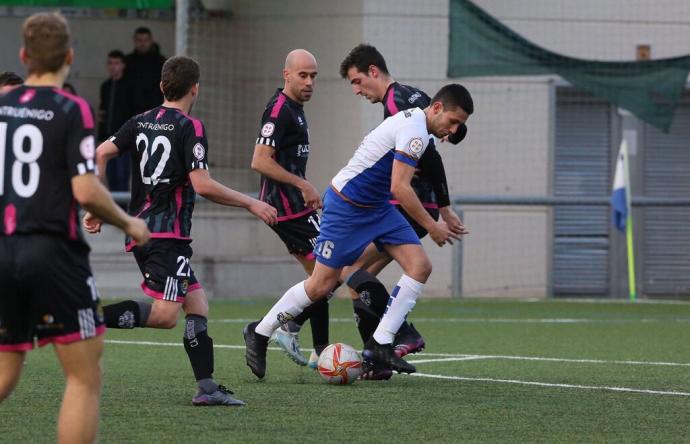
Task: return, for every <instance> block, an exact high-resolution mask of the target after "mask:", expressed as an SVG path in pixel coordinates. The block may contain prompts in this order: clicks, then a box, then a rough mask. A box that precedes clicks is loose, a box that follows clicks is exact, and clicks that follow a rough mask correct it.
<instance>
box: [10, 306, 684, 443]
mask: <svg viewBox="0 0 690 444" xmlns="http://www.w3.org/2000/svg"><path fill="white" fill-rule="evenodd" d="M106 302H107V301H106ZM270 304H271V301H269V300H261V301H213V302H212V304H211V315H210V323H209V333H210V335H211V336H212V337H213V339H214V342H215V344H216V346H217V348H216V373H215V376H216V379H217V380H218V381H219V382H221V383H223V384H225V385H227V386H229V387H231V388H232V389H233V390H234V391H235V394H236V396H237V397H238V398H240V399H242V400H245V401H246V402H247V403H248V406H247V407H244V408H233V407H193V406H192V405H191V403H190V400H191V397H192V395H193V393H194V382H193V377H192V372H191V368H190V367H189V363H188V361H187V357H186V355H185V352H184V349H183V347H182V344H181V337H182V322H180V323H179V324H178V327H177V328H176V329H175V330H171V331H166V330H150V329H137V330H130V331H117V330H109V331H108V332H107V336H106V338H107V341H108V342H107V344H106V351H105V356H104V360H103V366H104V370H105V371H104V388H103V398H102V403H101V406H102V407H101V426H100V432H99V440H100V442H101V443H125V442H126V443H130V442H131V443H177V442H180V443H215V442H217V443H227V442H241V443H248V442H256V443H273V442H381V443H391V442H396V443H408V442H409V443H418V442H424V441H426V442H434V443H436V442H602V441H607V442H610V441H616V442H649V441H654V442H681V441H686V440H688V439H690V438H689V437H690V304H687V303H644V302H642V303H635V304H630V303H626V302H587V301H581V302H570V301H559V300H548V301H505V300H503V301H494V300H488V301H487V300H421V301H419V302H418V304H417V307H416V308H415V310H414V312H413V313H412V315H411V316H410V320H411V321H412V322H413V323H415V325H416V326H417V327H418V329H419V331H420V332H421V333H422V334H423V335H424V336H425V338H426V340H427V349H426V350H425V351H424V352H423V353H421V354H418V355H414V356H410V357H408V359H409V361H411V362H415V361H419V362H418V363H417V364H416V365H417V370H418V374H417V375H416V376H403V375H395V376H394V377H393V378H392V379H391V380H390V381H358V382H356V383H355V384H354V385H352V386H345V387H340V386H329V385H326V384H325V382H324V381H323V380H322V379H321V377H320V376H319V375H318V374H316V373H315V372H313V371H310V370H308V369H306V368H300V367H297V366H296V365H295V364H293V363H292V362H291V361H289V360H288V358H287V357H286V356H285V355H283V354H282V353H281V352H280V351H277V350H271V351H269V354H268V367H269V368H268V374H267V377H266V378H265V380H264V381H257V380H256V379H255V378H254V377H253V375H252V374H251V373H250V372H249V369H248V368H247V367H246V366H245V364H244V356H243V354H244V347H243V341H242V334H241V329H242V326H243V325H244V323H245V322H246V321H248V320H250V319H256V318H258V317H259V316H261V315H262V314H263V313H265V312H266V310H267V309H268V308H269V306H270ZM331 318H332V323H331V340H332V342H345V343H348V344H351V345H353V346H355V347H356V348H361V343H360V340H359V339H358V335H357V332H356V329H355V325H354V322H353V321H352V312H351V305H350V302H349V301H347V300H342V299H337V300H333V301H331ZM307 325H308V323H307ZM301 339H302V346H303V347H304V348H305V349H308V348H309V347H310V346H311V339H310V333H309V328H308V327H305V329H304V330H303V332H302V334H301ZM62 389H63V382H62V376H61V372H60V370H59V367H58V365H57V361H56V360H55V357H54V354H53V351H52V349H51V347H45V348H43V349H40V350H38V351H34V352H31V353H29V355H28V359H27V362H26V365H25V368H24V373H23V377H22V381H21V382H20V384H19V386H18V387H17V389H16V390H15V392H14V394H13V395H12V396H11V397H10V398H9V399H8V400H6V401H5V402H4V403H2V404H0V441H1V442H7V443H15V442H31V443H44V442H45V443H49V442H54V441H55V418H56V413H57V410H58V406H59V402H60V397H61V394H62Z"/></svg>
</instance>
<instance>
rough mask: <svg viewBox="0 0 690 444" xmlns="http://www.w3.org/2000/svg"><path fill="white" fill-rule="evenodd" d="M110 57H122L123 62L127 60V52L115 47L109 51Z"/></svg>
mask: <svg viewBox="0 0 690 444" xmlns="http://www.w3.org/2000/svg"><path fill="white" fill-rule="evenodd" d="M108 58H109V59H120V60H122V61H123V62H124V61H125V53H124V52H122V51H120V50H119V49H113V50H112V51H110V52H109V53H108Z"/></svg>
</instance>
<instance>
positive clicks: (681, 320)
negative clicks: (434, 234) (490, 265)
mask: <svg viewBox="0 0 690 444" xmlns="http://www.w3.org/2000/svg"><path fill="white" fill-rule="evenodd" d="M254 320H255V319H241V318H229V319H209V321H208V322H210V323H221V324H246V323H249V322H252V321H254ZM412 321H414V322H417V323H423V322H424V323H439V322H444V323H445V322H447V323H458V324H460V323H465V324H630V323H634V322H643V323H651V322H679V323H690V318H639V319H634V318H633V319H628V318H610V319H589V318H414V319H412ZM330 322H336V323H353V322H354V319H353V318H331V319H330Z"/></svg>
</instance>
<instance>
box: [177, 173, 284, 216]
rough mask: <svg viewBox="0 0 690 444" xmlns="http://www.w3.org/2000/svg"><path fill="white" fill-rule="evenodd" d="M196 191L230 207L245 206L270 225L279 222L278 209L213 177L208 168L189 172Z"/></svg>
mask: <svg viewBox="0 0 690 444" xmlns="http://www.w3.org/2000/svg"><path fill="white" fill-rule="evenodd" d="M189 180H190V181H191V182H192V186H193V187H194V191H196V192H197V193H199V194H200V195H201V196H203V197H205V198H206V199H208V200H210V201H212V202H215V203H219V204H221V205H227V206H230V207H240V208H244V209H246V210H247V211H249V212H250V213H252V214H253V215H254V216H256V217H258V218H259V219H261V220H262V221H264V222H265V223H267V224H268V225H274V224H275V223H276V222H277V217H278V211H277V210H276V209H275V208H273V207H272V206H270V205H269V204H267V203H266V202H261V201H260V200H257V199H254V198H251V197H249V196H247V195H245V194H242V193H240V192H239V191H235V190H233V189H230V188H228V187H226V186H225V185H223V184H221V183H220V182H217V181H215V180H214V179H212V178H211V174H210V173H209V172H208V170H205V169H201V168H197V169H195V170H193V171H192V172H191V173H189Z"/></svg>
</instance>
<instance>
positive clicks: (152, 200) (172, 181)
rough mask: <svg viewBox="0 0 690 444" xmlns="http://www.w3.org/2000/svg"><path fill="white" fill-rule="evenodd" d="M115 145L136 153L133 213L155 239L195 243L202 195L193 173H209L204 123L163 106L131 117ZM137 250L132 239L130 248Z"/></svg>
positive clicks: (131, 205) (120, 131) (131, 212)
mask: <svg viewBox="0 0 690 444" xmlns="http://www.w3.org/2000/svg"><path fill="white" fill-rule="evenodd" d="M110 141H111V142H113V143H114V144H115V145H116V146H117V148H118V149H119V150H120V151H121V152H124V151H130V152H131V154H132V199H131V201H130V204H129V214H131V215H133V216H138V217H140V218H142V219H144V220H145V221H146V223H147V224H148V227H149V230H150V231H151V237H153V238H159V239H160V238H167V239H185V240H189V239H191V237H190V236H191V231H192V212H193V211H194V199H195V198H196V193H195V192H194V188H193V187H192V184H191V182H190V180H189V173H190V172H191V171H192V170H194V169H197V168H203V169H208V141H207V139H206V134H205V131H204V125H203V124H202V123H201V121H200V120H198V119H195V118H193V117H190V116H188V115H186V114H185V113H183V112H182V111H180V110H179V109H176V108H167V107H165V106H159V107H156V108H153V109H152V110H149V111H147V112H145V113H143V114H139V115H137V116H134V117H132V118H131V119H129V120H128V121H127V122H126V123H125V124H124V125H123V126H122V128H120V129H119V130H118V131H117V133H115V135H114V136H113V137H111V138H110ZM133 246H134V244H133V243H132V242H131V239H127V250H131V248H132V247H133Z"/></svg>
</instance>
